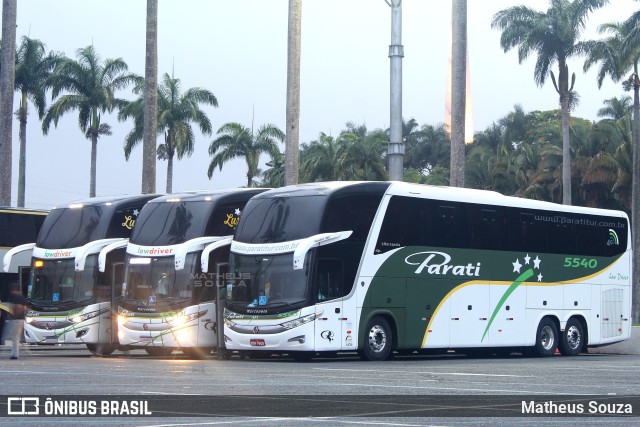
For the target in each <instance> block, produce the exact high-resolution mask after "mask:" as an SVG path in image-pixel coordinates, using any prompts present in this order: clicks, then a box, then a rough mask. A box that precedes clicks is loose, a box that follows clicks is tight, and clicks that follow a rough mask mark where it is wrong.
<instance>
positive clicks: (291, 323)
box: [280, 311, 324, 329]
mask: <svg viewBox="0 0 640 427" xmlns="http://www.w3.org/2000/svg"><path fill="white" fill-rule="evenodd" d="M322 313H324V312H323V311H321V312H320V313H312V314H307V315H306V316H302V317H298V318H297V319H294V320H290V321H288V322H284V323H280V326H282V327H283V328H285V329H293V328H297V327H298V326H302V325H304V324H305V323H309V322H313V321H314V320H316V319H317V318H318V317H320V316H322Z"/></svg>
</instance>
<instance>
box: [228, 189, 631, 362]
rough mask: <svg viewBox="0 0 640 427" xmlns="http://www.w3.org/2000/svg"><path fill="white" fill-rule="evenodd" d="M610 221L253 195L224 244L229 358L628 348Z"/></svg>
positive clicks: (541, 206)
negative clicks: (233, 353)
mask: <svg viewBox="0 0 640 427" xmlns="http://www.w3.org/2000/svg"><path fill="white" fill-rule="evenodd" d="M630 242H631V238H630V230H629V221H628V218H627V216H626V215H625V214H624V213H623V212H618V211H612V210H602V209H592V208H585V207H577V206H564V205H557V204H553V203H548V202H540V201H535V200H528V199H521V198H515V197H507V196H503V195H501V194H498V193H495V192H488V191H480V190H470V189H461V188H448V187H435V186H426V185H418V184H408V183H401V182H366V183H354V182H333V183H314V184H305V185H296V186H290V187H284V188H280V189H276V190H271V191H268V192H265V193H262V194H260V195H257V196H255V197H254V198H253V199H251V200H250V201H249V203H248V204H247V206H246V208H245V211H244V214H243V216H242V219H241V220H240V224H239V226H238V230H237V232H236V235H235V237H234V240H233V242H232V244H231V254H230V261H229V268H230V271H231V272H232V273H233V277H235V278H238V279H235V280H232V281H229V282H228V283H227V301H226V310H225V341H226V346H227V348H228V349H231V350H242V351H248V352H251V351H263V352H265V351H266V352H275V353H288V354H289V355H290V356H292V357H294V358H299V359H305V358H310V357H312V356H313V355H314V354H316V353H318V352H338V351H349V350H352V351H354V350H357V351H358V353H359V354H360V355H361V357H363V358H365V359H369V360H383V359H387V358H388V357H390V356H391V355H392V354H393V352H394V351H398V352H407V353H409V352H413V351H416V350H417V351H420V352H428V351H430V350H439V351H442V350H447V349H455V350H460V351H463V352H469V353H471V352H473V351H479V350H484V351H487V350H488V349H500V350H505V349H513V348H518V349H523V348H528V349H530V350H532V351H534V352H535V353H537V354H538V355H540V356H549V355H552V354H554V353H555V351H556V349H559V350H560V352H561V353H562V354H564V355H575V354H578V353H579V352H581V351H583V350H585V349H586V348H587V347H588V346H600V345H605V344H610V343H614V342H618V341H622V340H625V339H627V338H629V335H630V330H631V280H630V277H631V247H630Z"/></svg>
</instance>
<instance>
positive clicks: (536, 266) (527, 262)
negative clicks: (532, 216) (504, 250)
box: [480, 254, 543, 341]
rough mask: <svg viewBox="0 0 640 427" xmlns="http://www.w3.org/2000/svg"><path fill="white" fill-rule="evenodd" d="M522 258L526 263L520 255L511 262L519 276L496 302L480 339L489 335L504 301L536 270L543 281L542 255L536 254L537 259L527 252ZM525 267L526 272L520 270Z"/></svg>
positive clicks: (539, 279) (539, 280)
mask: <svg viewBox="0 0 640 427" xmlns="http://www.w3.org/2000/svg"><path fill="white" fill-rule="evenodd" d="M522 259H523V262H524V264H521V263H520V257H518V258H516V260H515V262H512V263H511V265H512V266H513V272H514V273H518V274H519V276H518V277H517V278H516V279H515V280H514V281H513V283H511V285H509V287H508V288H507V290H505V291H504V294H503V295H502V298H500V301H498V304H496V307H495V308H494V309H493V313H492V314H491V318H490V319H489V323H488V324H487V327H486V328H485V330H484V334H483V335H482V339H481V340H480V341H484V339H485V337H486V336H487V333H488V332H489V328H490V327H491V324H492V323H493V321H494V319H495V318H496V316H497V315H498V312H499V311H500V309H501V308H502V306H503V305H504V303H505V302H506V301H507V299H508V298H509V296H510V295H511V294H512V293H513V291H515V290H516V289H517V288H518V287H519V286H520V285H521V284H522V283H523V282H526V281H527V280H528V279H530V278H531V277H533V276H534V275H535V272H534V270H538V275H537V279H538V282H542V278H543V276H542V272H540V263H541V262H542V260H541V259H540V257H539V256H538V255H536V257H535V259H533V260H532V259H531V256H530V255H529V254H526V255H525V256H524V257H523V258H522ZM532 261H533V265H532ZM523 267H525V270H524V272H522V273H521V272H520V271H521V270H522V268H523Z"/></svg>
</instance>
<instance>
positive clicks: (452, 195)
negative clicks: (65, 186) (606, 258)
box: [387, 182, 627, 217]
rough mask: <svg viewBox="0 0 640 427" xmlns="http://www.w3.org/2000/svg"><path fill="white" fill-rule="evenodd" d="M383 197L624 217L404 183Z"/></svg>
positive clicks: (491, 193) (611, 212)
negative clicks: (430, 199)
mask: <svg viewBox="0 0 640 427" xmlns="http://www.w3.org/2000/svg"><path fill="white" fill-rule="evenodd" d="M387 194H390V195H398V196H400V195H402V196H413V197H416V196H422V197H425V198H433V199H438V200H449V201H459V202H469V203H478V204H486V205H499V206H510V207H519V208H529V209H541V210H549V211H560V212H571V213H582V214H592V215H609V216H617V217H626V216H627V215H626V214H625V213H624V212H623V211H616V210H610V209H600V208H589V207H584V206H573V205H562V204H559V203H552V202H546V201H542V200H534V199H526V198H523V197H516V196H505V195H503V194H501V193H498V192H496V191H487V190H477V189H472V188H459V187H445V186H435V185H425V184H414V183H408V182H393V183H392V185H391V186H390V187H389V189H388V191H387Z"/></svg>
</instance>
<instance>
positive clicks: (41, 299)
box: [28, 255, 98, 305]
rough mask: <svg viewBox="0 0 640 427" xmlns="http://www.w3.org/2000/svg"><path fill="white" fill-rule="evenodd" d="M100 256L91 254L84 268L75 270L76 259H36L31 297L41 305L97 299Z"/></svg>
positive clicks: (30, 288) (30, 291)
mask: <svg viewBox="0 0 640 427" xmlns="http://www.w3.org/2000/svg"><path fill="white" fill-rule="evenodd" d="M97 258H98V256H97V255H91V256H88V257H87V260H86V262H85V266H84V267H85V268H84V270H83V271H75V269H74V264H75V260H74V259H73V258H69V259H62V260H36V263H34V269H33V280H32V283H31V285H30V286H29V294H28V295H29V300H30V301H31V302H32V303H35V304H38V305H58V304H61V303H72V302H82V301H87V300H91V299H93V290H94V289H93V286H94V283H95V279H96V270H97V269H96V266H97ZM40 263H42V264H41V266H38V265H39V264H40Z"/></svg>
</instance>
